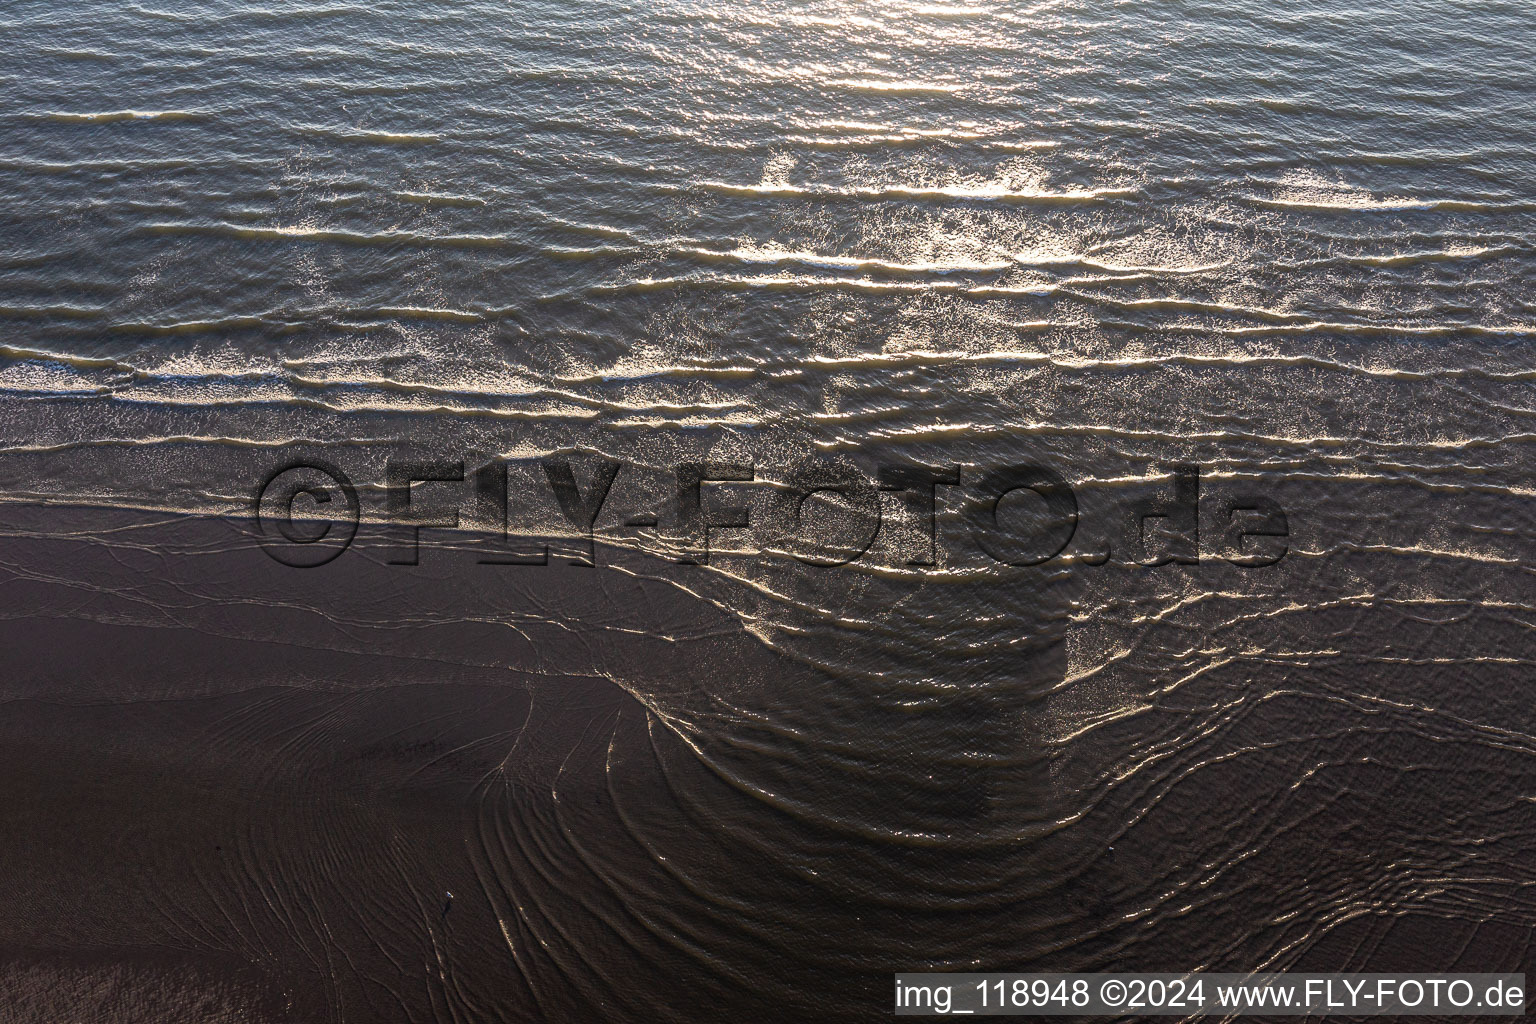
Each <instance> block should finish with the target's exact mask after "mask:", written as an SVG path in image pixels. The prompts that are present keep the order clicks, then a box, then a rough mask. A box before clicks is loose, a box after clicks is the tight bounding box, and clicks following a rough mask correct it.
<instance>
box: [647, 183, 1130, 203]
mask: <svg viewBox="0 0 1536 1024" xmlns="http://www.w3.org/2000/svg"><path fill="white" fill-rule="evenodd" d="M656 187H658V188H660V189H662V190H663V191H683V190H684V188H683V187H680V186H674V185H659V186H656ZM691 187H692V188H696V189H701V190H704V191H707V192H716V193H719V194H721V195H731V196H769V197H787V198H798V197H812V198H817V199H871V200H930V201H932V200H939V201H944V200H957V199H958V200H984V201H989V202H997V203H1019V204H1028V203H1040V204H1047V205H1048V204H1053V203H1092V202H1098V201H1100V200H1104V199H1111V198H1117V197H1124V196H1132V195H1136V194H1138V192H1139V191H1140V190H1138V189H1135V188H1129V187H1125V186H1106V187H1100V188H1075V189H1074V188H1068V189H1064V190H1059V191H1053V190H1049V189H1026V188H1016V187H1012V186H1009V185H1004V184H1000V183H997V182H985V183H981V184H969V185H967V184H954V185H846V186H837V185H791V184H789V183H788V182H760V183H758V184H755V185H753V184H744V183H739V182H729V181H713V180H705V181H698V182H695V183H694V184H693V185H692V186H691Z"/></svg>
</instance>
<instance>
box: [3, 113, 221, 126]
mask: <svg viewBox="0 0 1536 1024" xmlns="http://www.w3.org/2000/svg"><path fill="white" fill-rule="evenodd" d="M33 116H34V117H38V118H41V119H44V120H48V121H55V122H57V123H59V124H115V123H117V122H119V121H201V120H204V119H206V118H207V117H209V114H208V113H207V112H206V111H200V110H103V111H85V112H76V111H64V110H50V111H47V112H45V113H41V114H35V115H33Z"/></svg>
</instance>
